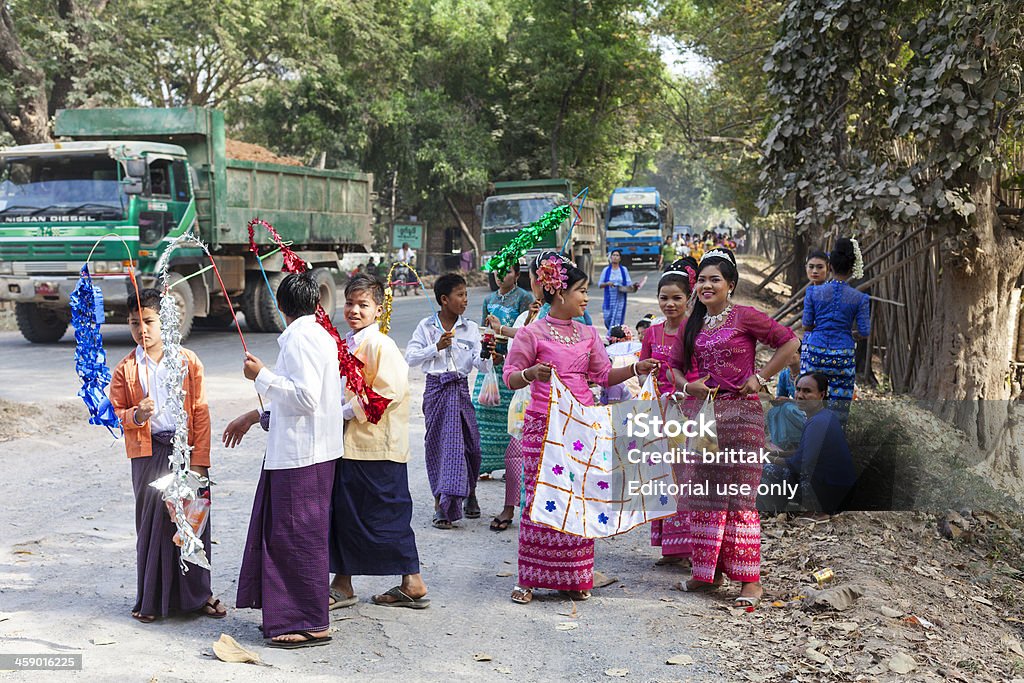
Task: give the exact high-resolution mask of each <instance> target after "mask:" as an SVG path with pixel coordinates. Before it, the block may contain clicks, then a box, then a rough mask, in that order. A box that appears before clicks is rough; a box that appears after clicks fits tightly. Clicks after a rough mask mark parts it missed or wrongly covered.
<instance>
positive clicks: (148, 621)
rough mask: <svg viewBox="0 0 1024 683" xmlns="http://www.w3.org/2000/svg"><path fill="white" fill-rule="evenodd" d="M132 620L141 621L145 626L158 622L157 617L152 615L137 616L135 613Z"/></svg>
mask: <svg viewBox="0 0 1024 683" xmlns="http://www.w3.org/2000/svg"><path fill="white" fill-rule="evenodd" d="M132 619H134V620H136V621H141V622H142V623H143V624H152V623H153V622H154V621H156V617H154V616H153V615H152V614H136V613H135V612H132Z"/></svg>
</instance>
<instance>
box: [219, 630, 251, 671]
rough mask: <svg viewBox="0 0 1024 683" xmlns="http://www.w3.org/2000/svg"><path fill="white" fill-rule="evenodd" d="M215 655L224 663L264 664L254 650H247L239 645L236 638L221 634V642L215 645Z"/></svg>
mask: <svg viewBox="0 0 1024 683" xmlns="http://www.w3.org/2000/svg"><path fill="white" fill-rule="evenodd" d="M213 653H214V654H215V655H217V659H219V660H220V661H222V662H231V663H237V664H262V663H263V662H262V660H260V656H259V655H258V654H256V653H255V652H253V651H252V650H247V649H245V648H244V647H242V646H241V645H239V644H238V641H236V640H235V639H234V638H232V637H231V636H229V635H228V634H226V633H222V634H220V640H218V641H216V642H215V643H214V644H213Z"/></svg>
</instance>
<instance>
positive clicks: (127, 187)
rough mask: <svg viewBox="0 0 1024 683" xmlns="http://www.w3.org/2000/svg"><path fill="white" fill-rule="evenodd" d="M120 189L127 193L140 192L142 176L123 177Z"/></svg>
mask: <svg viewBox="0 0 1024 683" xmlns="http://www.w3.org/2000/svg"><path fill="white" fill-rule="evenodd" d="M121 189H122V190H124V193H125V194H127V195H132V194H142V178H132V177H128V178H125V179H124V180H123V181H121Z"/></svg>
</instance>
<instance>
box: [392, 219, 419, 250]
mask: <svg viewBox="0 0 1024 683" xmlns="http://www.w3.org/2000/svg"><path fill="white" fill-rule="evenodd" d="M405 242H408V243H409V248H411V249H422V248H423V226H422V225H420V224H413V223H395V229H394V232H392V234H391V246H392V247H394V248H396V249H397V248H399V247H401V246H402V244H404V243H405Z"/></svg>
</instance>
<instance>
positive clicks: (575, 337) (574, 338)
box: [544, 320, 580, 346]
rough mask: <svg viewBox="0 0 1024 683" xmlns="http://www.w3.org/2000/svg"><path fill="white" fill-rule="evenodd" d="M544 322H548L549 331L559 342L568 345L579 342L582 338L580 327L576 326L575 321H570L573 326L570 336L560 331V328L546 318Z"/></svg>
mask: <svg viewBox="0 0 1024 683" xmlns="http://www.w3.org/2000/svg"><path fill="white" fill-rule="evenodd" d="M544 322H545V323H547V326H548V332H550V333H551V336H552V337H553V338H554V340H555V341H557V342H558V343H560V344H565V345H566V346H572V345H573V344H575V343H577V342H578V341H579V340H580V328H579V327H577V326H576V323H575V322H574V321H572V320H570V321H569V325H571V326H572V334H571V335H569V336H568V337H567V336H565V335H564V334H562V333H561V332H559V331H558V330H556V329H555V326H554V325H552V324H551V323H550V322H548V321H546V320H545V321H544Z"/></svg>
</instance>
